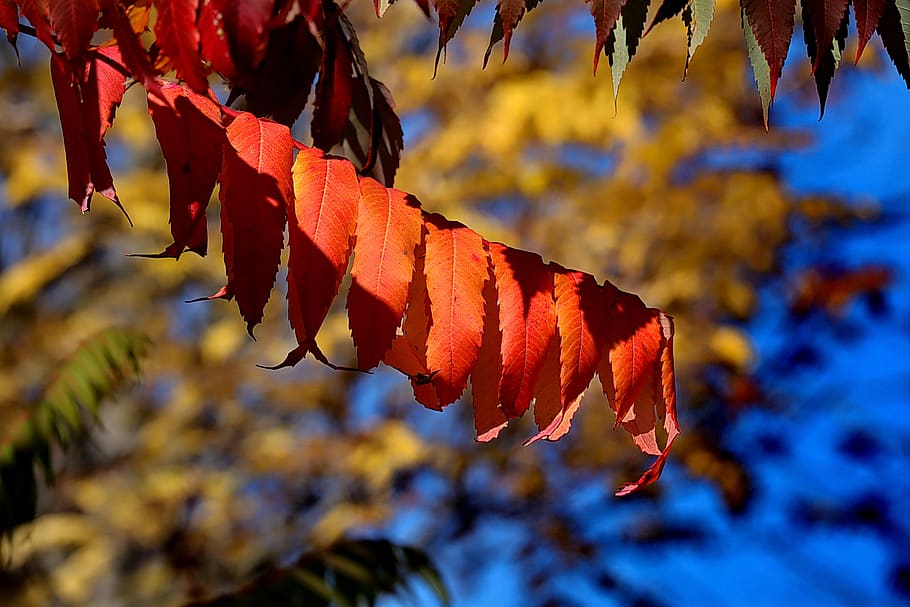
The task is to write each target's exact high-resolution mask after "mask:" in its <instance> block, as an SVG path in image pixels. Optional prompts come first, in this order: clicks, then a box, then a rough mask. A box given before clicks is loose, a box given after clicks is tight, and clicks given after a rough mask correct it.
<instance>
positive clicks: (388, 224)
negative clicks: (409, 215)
mask: <svg viewBox="0 0 910 607" xmlns="http://www.w3.org/2000/svg"><path fill="white" fill-rule="evenodd" d="M385 198H386V212H385V229H384V230H383V233H382V250H381V251H380V252H379V264H378V266H377V268H376V286H375V287H374V288H373V292H374V293H378V292H379V289H380V287H381V286H382V272H383V268H384V267H385V250H386V247H388V246H389V230H390V228H391V225H392V192H391V190H389V189H386V191H385Z"/></svg>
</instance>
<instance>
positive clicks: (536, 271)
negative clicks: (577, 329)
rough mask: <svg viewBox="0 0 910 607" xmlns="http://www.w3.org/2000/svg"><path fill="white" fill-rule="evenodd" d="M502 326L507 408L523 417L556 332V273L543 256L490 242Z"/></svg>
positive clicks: (501, 387)
mask: <svg viewBox="0 0 910 607" xmlns="http://www.w3.org/2000/svg"><path fill="white" fill-rule="evenodd" d="M490 257H491V259H492V261H493V269H494V272H495V274H496V288H497V290H498V292H499V327H500V329H502V379H501V381H500V384H499V390H500V399H501V403H502V408H503V412H504V413H505V414H506V415H507V416H509V417H519V416H521V414H522V413H524V412H525V411H526V410H527V409H528V407H529V406H530V404H531V397H532V395H533V393H534V386H535V384H536V383H537V377H538V375H539V374H540V368H541V366H542V365H543V360H544V355H545V353H546V349H547V346H548V345H549V343H550V339H551V337H552V336H553V335H554V333H555V332H556V309H555V305H554V303H553V274H552V273H551V272H550V270H549V269H548V268H547V266H545V265H544V263H543V261H542V260H541V258H540V256H539V255H537V254H535V253H529V252H527V251H520V250H518V249H512V248H509V247H506V246H504V245H501V244H499V243H490Z"/></svg>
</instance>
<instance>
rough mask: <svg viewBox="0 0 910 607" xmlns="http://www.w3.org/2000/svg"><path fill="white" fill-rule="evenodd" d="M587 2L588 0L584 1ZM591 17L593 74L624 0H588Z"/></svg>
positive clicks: (595, 71) (624, 2)
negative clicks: (592, 29) (593, 36)
mask: <svg viewBox="0 0 910 607" xmlns="http://www.w3.org/2000/svg"><path fill="white" fill-rule="evenodd" d="M586 1H588V0H586ZM589 3H590V5H591V16H592V17H594V29H595V42H594V73H595V74H596V73H597V65H598V63H600V54H601V52H603V50H604V45H605V44H606V43H607V38H609V36H610V34H611V33H612V32H613V28H614V27H615V26H616V20H617V19H618V18H619V11H620V10H622V7H623V6H625V4H626V0H590V1H589Z"/></svg>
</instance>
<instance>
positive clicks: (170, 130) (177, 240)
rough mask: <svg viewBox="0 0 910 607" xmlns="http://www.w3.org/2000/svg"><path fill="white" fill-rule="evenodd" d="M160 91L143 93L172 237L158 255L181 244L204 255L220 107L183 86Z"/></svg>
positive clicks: (176, 253) (171, 253)
mask: <svg viewBox="0 0 910 607" xmlns="http://www.w3.org/2000/svg"><path fill="white" fill-rule="evenodd" d="M161 92H162V94H163V95H164V98H165V99H166V102H165V101H162V100H160V99H158V98H157V97H155V96H154V95H149V96H148V106H149V113H150V114H151V115H152V120H153V121H154V123H155V131H156V133H157V135H158V142H159V143H160V145H161V151H162V153H163V154H164V160H165V162H166V163H167V176H168V184H169V188H170V223H171V235H173V237H174V243H173V244H172V245H170V246H168V248H167V249H165V250H164V252H162V253H161V254H160V256H161V257H174V258H179V257H180V255H181V254H182V253H183V251H184V250H185V249H189V250H191V251H194V252H196V253H198V254H199V255H205V253H206V247H207V242H208V233H207V229H206V221H205V209H206V207H207V206H208V203H209V198H210V197H211V195H212V190H213V189H214V188H215V180H216V179H217V178H218V172H219V170H220V169H221V156H222V153H221V147H222V145H223V143H224V128H223V127H222V126H221V110H220V108H219V106H218V105H216V104H215V103H214V102H213V101H212V100H211V99H209V98H208V97H205V96H203V95H198V94H196V93H194V92H193V91H191V90H188V89H187V88H186V87H183V86H179V85H168V86H164V87H163V88H162V89H161Z"/></svg>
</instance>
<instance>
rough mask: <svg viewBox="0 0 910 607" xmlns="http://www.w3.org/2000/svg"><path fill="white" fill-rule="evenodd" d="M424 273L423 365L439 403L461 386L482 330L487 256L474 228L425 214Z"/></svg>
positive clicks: (447, 400) (447, 401)
mask: <svg viewBox="0 0 910 607" xmlns="http://www.w3.org/2000/svg"><path fill="white" fill-rule="evenodd" d="M424 222H425V224H426V227H427V234H426V260H425V266H424V268H425V270H424V271H425V273H426V279H427V296H428V298H429V302H430V316H431V318H432V319H433V322H432V324H431V325H430V329H429V333H428V335H427V368H428V369H430V373H431V374H433V379H432V381H433V385H434V386H435V388H436V393H437V395H438V397H439V405H440V406H441V407H445V406H446V405H448V404H450V403H452V402H455V400H457V399H458V397H460V396H461V393H462V392H463V391H464V389H465V386H466V385H467V382H468V376H469V375H470V373H471V369H472V368H473V366H474V363H475V362H476V361H477V353H478V351H479V350H480V343H481V339H482V336H483V334H482V332H483V313H484V302H483V297H482V293H483V285H484V282H485V281H486V279H487V268H488V264H489V260H488V257H487V252H486V250H485V249H484V244H483V239H482V238H481V237H480V235H479V234H477V232H474V231H473V230H471V229H469V228H466V227H465V226H463V225H462V224H460V223H457V222H453V221H448V220H446V219H445V218H443V217H442V216H441V215H428V216H426V217H425V219H424Z"/></svg>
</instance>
